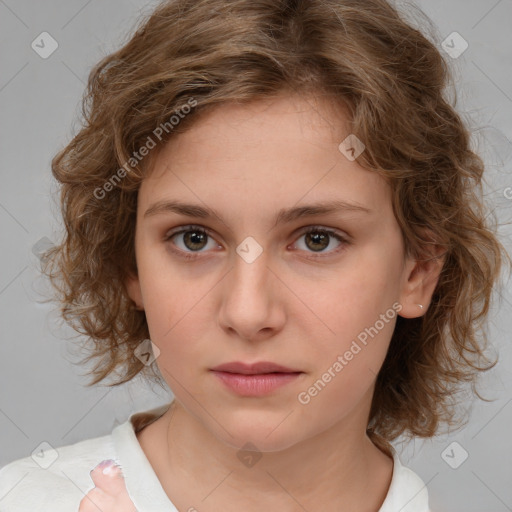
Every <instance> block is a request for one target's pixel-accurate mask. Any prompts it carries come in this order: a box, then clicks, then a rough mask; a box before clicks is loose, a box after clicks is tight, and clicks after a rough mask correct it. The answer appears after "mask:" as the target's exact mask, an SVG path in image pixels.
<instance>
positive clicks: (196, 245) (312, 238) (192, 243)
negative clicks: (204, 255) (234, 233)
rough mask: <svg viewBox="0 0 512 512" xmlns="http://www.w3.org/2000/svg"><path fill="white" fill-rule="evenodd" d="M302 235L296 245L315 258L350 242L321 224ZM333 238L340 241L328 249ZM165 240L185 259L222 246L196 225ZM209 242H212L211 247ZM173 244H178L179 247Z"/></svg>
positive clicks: (334, 251) (187, 227)
mask: <svg viewBox="0 0 512 512" xmlns="http://www.w3.org/2000/svg"><path fill="white" fill-rule="evenodd" d="M302 237H305V238H304V243H303V244H298V243H297V242H295V244H294V246H295V245H299V246H300V245H303V247H305V248H303V247H298V248H299V249H300V250H305V251H306V252H310V253H313V258H316V257H322V256H323V254H324V253H328V254H336V253H338V252H340V251H342V250H343V249H344V248H345V246H347V245H349V244H350V242H349V240H347V239H346V238H345V237H343V236H342V235H340V234H338V233H337V232H336V231H333V230H331V229H328V228H323V227H319V226H312V227H309V228H308V229H307V230H306V231H305V232H303V233H302V234H301V235H300V237H299V240H300V239H301V238H302ZM173 239H176V241H173ZM333 239H335V240H336V241H337V242H338V245H337V246H336V247H335V248H334V249H332V248H331V249H332V250H329V251H326V249H327V248H329V247H330V246H332V245H333V244H332V240H333ZM164 242H171V244H170V245H171V250H172V251H173V252H174V253H176V254H178V255H179V256H181V257H183V258H185V259H194V258H197V257H199V254H198V253H201V252H206V251H207V250H208V249H213V248H215V247H220V246H219V244H217V243H215V242H214V238H213V237H212V235H211V234H210V232H209V231H208V230H206V229H205V228H203V227H201V226H195V225H190V226H182V227H181V229H178V230H176V231H172V232H170V233H168V234H166V236H165V237H164ZM208 244H210V246H209V247H208ZM172 246H176V247H177V249H175V248H174V247H172ZM203 249H205V250H203ZM195 253H196V254H195ZM315 253H316V254H315Z"/></svg>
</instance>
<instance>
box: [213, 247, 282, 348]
mask: <svg viewBox="0 0 512 512" xmlns="http://www.w3.org/2000/svg"><path fill="white" fill-rule="evenodd" d="M248 243H249V245H248V246H245V245H244V244H240V246H239V247H238V248H237V253H239V254H236V255H235V259H234V263H233V268H232V271H231V272H230V276H229V277H228V278H227V281H226V282H225V283H224V287H223V297H222V300H221V306H220V312H219V322H220V324H221V327H222V328H224V329H227V330H232V331H235V332H237V333H238V334H239V335H240V336H241V337H243V338H245V339H256V338H258V337H259V336H258V333H260V331H262V332H263V331H265V332H267V331H268V332H270V331H272V332H275V331H276V330H278V329H279V328H280V327H279V326H280V325H281V323H282V322H283V321H284V316H285V315H284V312H282V311H281V312H280V311H279V306H278V304H277V303H276V297H275V296H274V293H273V290H274V287H273V283H272V280H274V279H275V277H274V275H273V273H272V271H271V270H270V268H269V266H270V265H271V263H270V261H269V258H268V254H267V252H266V251H263V250H259V251H258V252H259V254H257V253H256V252H255V249H256V247H255V246H254V245H252V246H251V245H250V244H251V243H252V242H248ZM240 249H242V251H241V253H240ZM244 249H245V251H244ZM261 335H262V333H260V336H261Z"/></svg>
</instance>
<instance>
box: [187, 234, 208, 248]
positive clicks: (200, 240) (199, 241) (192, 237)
mask: <svg viewBox="0 0 512 512" xmlns="http://www.w3.org/2000/svg"><path fill="white" fill-rule="evenodd" d="M205 238H206V235H205V233H201V232H198V231H187V232H186V233H185V243H186V245H187V247H188V248H189V249H201V248H202V247H203V246H204V242H205ZM188 242H190V245H192V246H193V247H191V246H190V245H189V243H188ZM198 245H199V247H197V246H198Z"/></svg>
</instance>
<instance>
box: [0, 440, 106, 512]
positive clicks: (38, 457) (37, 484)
mask: <svg viewBox="0 0 512 512" xmlns="http://www.w3.org/2000/svg"><path fill="white" fill-rule="evenodd" d="M109 458H111V459H115V458H116V454H115V450H114V445H113V442H112V436H111V435H106V436H103V437H96V438H91V439H87V440H84V441H80V442H78V443H75V444H72V445H67V446H62V447H59V448H51V447H50V446H49V447H48V449H47V450H44V451H43V450H41V451H40V452H37V453H34V455H33V456H28V457H25V458H22V459H18V460H15V461H13V462H11V463H9V464H7V465H6V466H4V467H2V468H0V510H2V512H22V511H24V510H27V511H28V510H52V511H53V512H60V511H65V510H66V511H69V510H78V506H79V503H80V501H81V499H82V498H83V497H84V494H86V493H87V492H88V491H89V490H90V489H92V488H93V486H94V484H93V482H92V480H91V478H90V475H89V473H90V471H91V470H92V469H93V468H94V467H95V466H96V465H97V464H99V463H100V462H101V461H102V460H105V459H109ZM71 507H74V508H71Z"/></svg>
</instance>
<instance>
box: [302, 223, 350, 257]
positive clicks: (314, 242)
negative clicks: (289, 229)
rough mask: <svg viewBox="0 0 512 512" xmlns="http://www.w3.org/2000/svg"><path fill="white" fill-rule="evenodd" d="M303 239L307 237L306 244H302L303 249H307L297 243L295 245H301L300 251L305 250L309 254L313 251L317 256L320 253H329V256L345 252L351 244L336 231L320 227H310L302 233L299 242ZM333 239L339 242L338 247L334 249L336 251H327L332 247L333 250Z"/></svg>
mask: <svg viewBox="0 0 512 512" xmlns="http://www.w3.org/2000/svg"><path fill="white" fill-rule="evenodd" d="M302 237H305V238H304V243H303V244H302V245H303V247H305V249H303V248H302V247H300V245H301V244H297V242H296V243H295V245H299V249H301V250H305V251H307V252H311V251H312V252H313V253H317V254H318V253H322V254H323V253H329V254H333V253H338V252H340V251H341V250H343V249H344V248H345V246H346V245H348V244H349V241H348V240H347V239H346V238H345V237H343V236H341V235H340V234H338V233H337V232H336V231H333V230H331V229H327V228H322V227H319V226H312V227H309V228H308V229H307V231H305V232H304V233H302V235H301V236H300V237H299V240H300V239H301V238H302ZM333 239H335V240H337V241H338V242H339V243H338V245H337V246H336V247H335V248H334V250H329V251H326V249H327V248H328V247H330V246H331V249H332V245H333V244H332V240H333ZM313 257H317V256H316V255H314V256H313Z"/></svg>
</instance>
